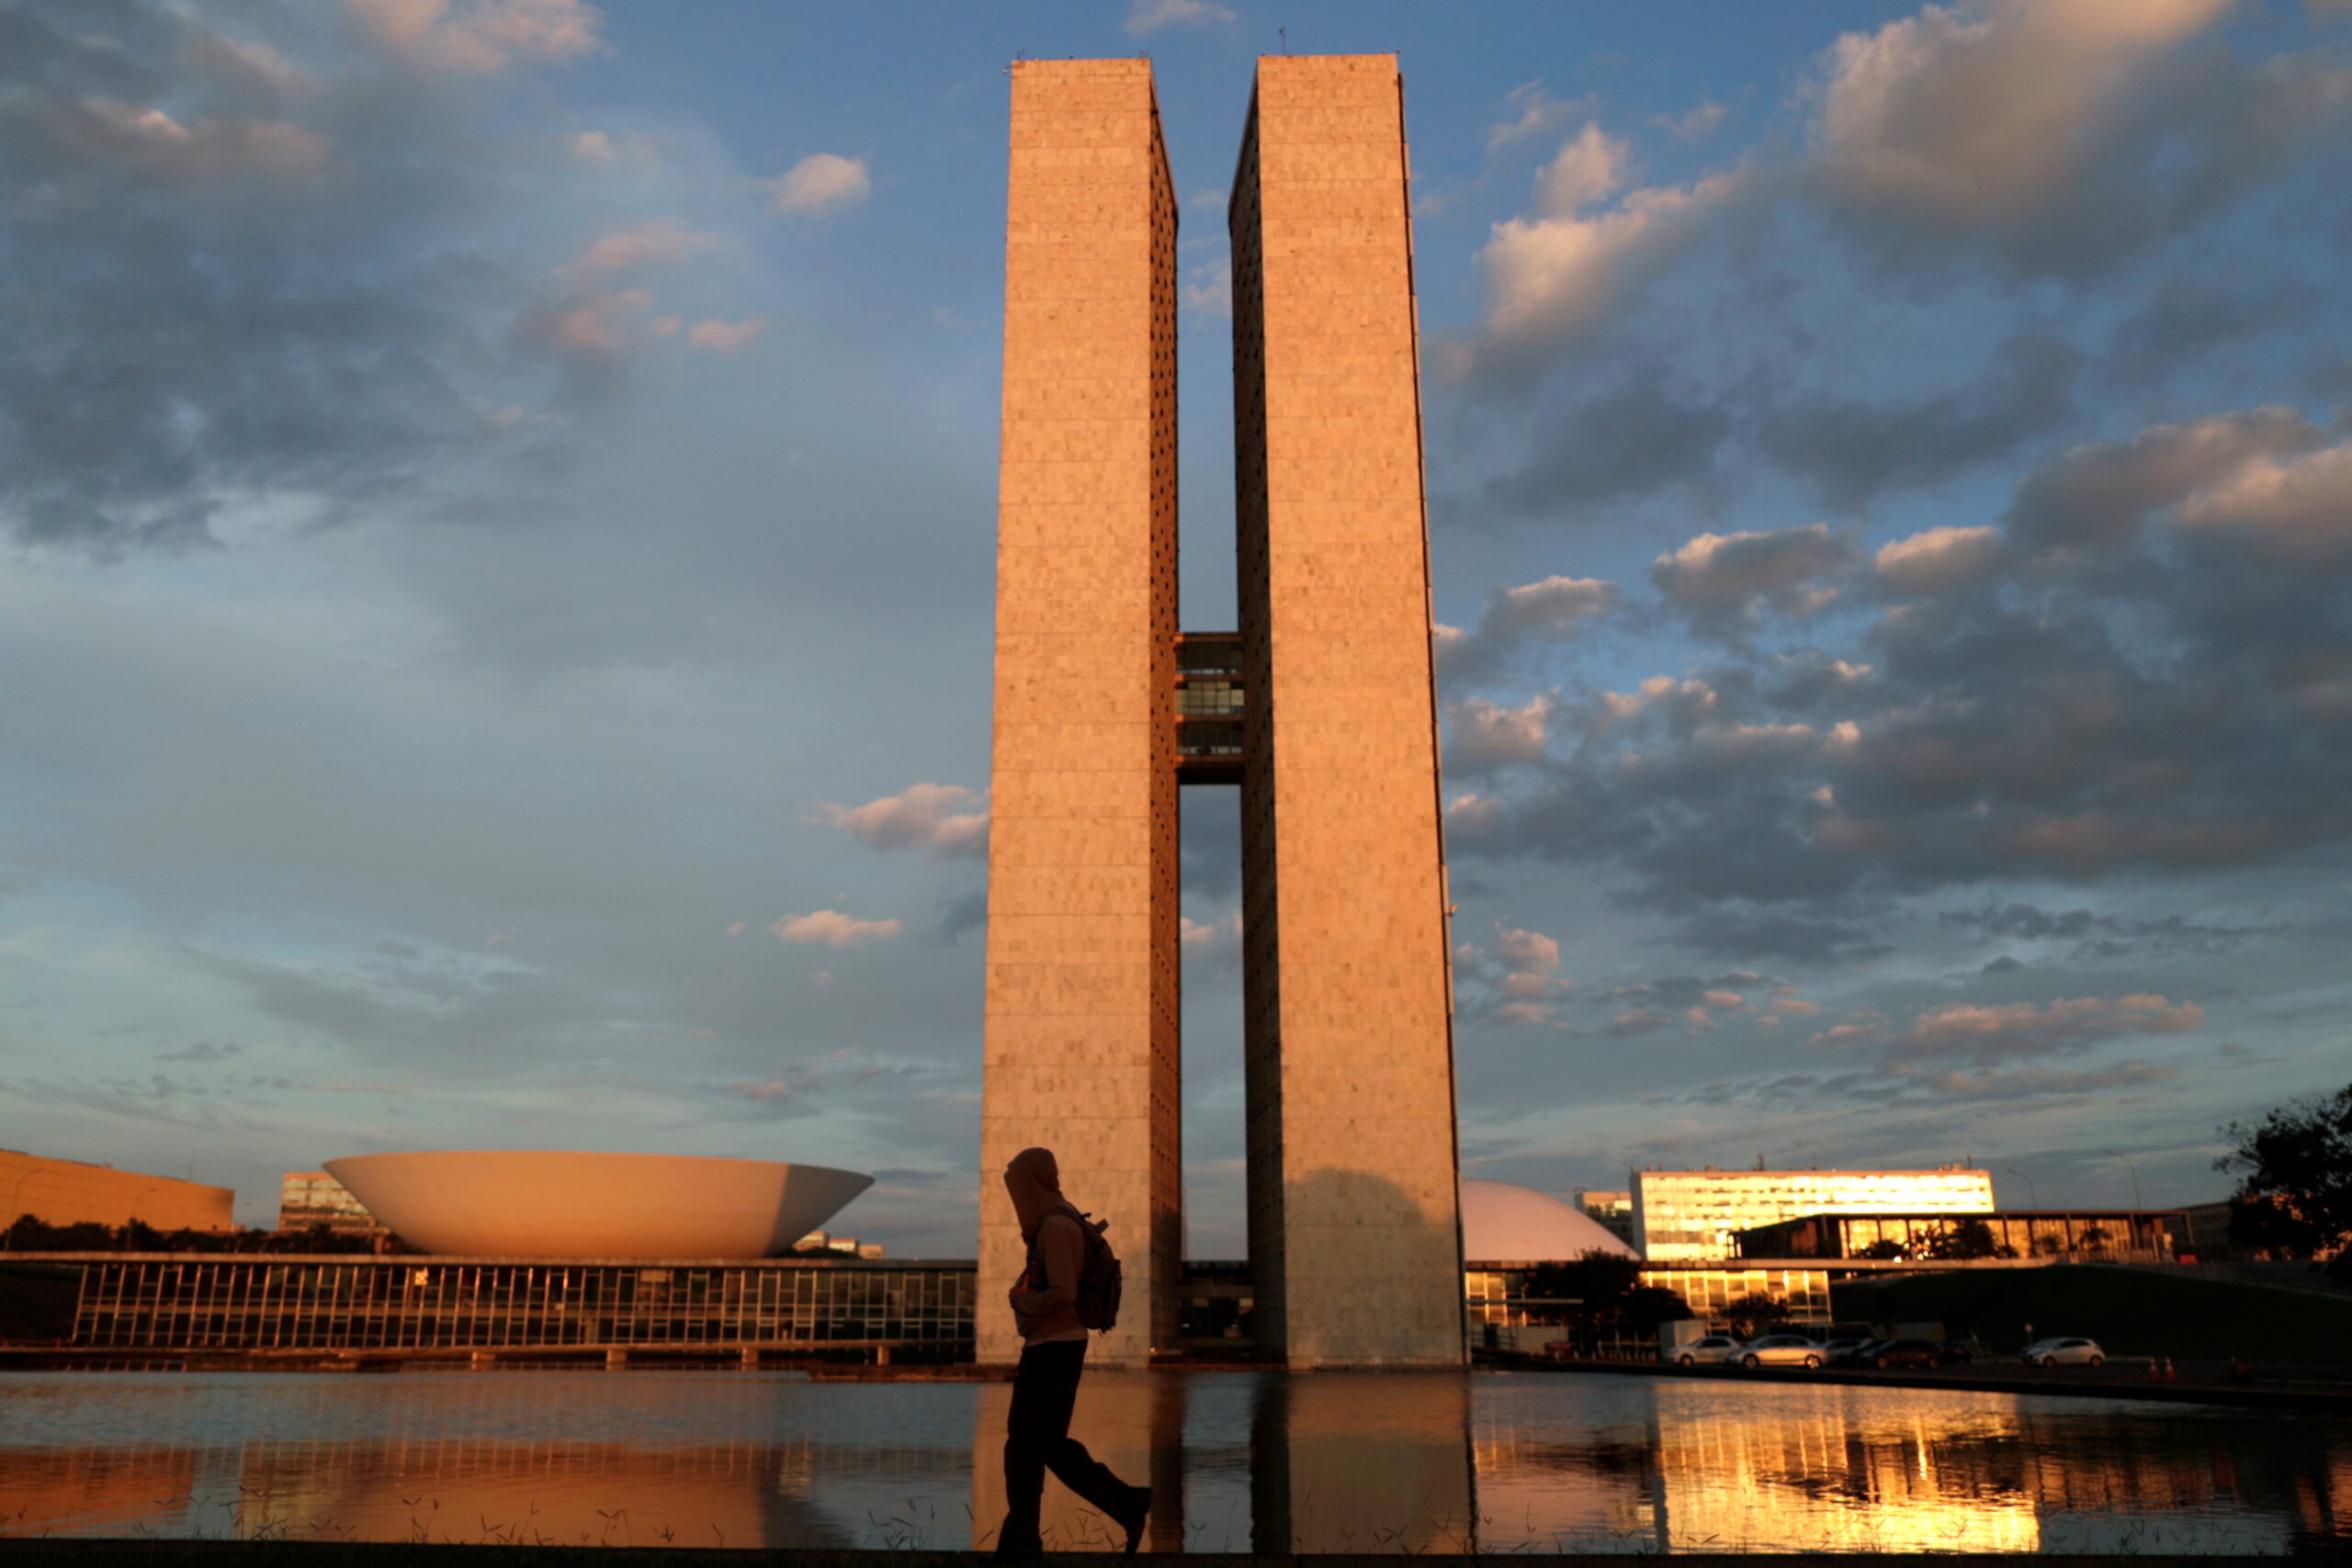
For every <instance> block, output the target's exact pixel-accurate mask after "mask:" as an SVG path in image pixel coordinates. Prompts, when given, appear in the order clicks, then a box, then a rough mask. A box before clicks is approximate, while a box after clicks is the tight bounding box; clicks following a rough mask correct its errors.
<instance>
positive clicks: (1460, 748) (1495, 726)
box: [1445, 696, 1552, 774]
mask: <svg viewBox="0 0 2352 1568" xmlns="http://www.w3.org/2000/svg"><path fill="white" fill-rule="evenodd" d="M1551 712H1552V702H1551V699H1550V698H1548V697H1544V696H1534V697H1530V698H1529V699H1528V700H1527V701H1526V702H1524V703H1521V705H1518V706H1517V707H1501V706H1498V705H1496V704H1493V703H1490V702H1487V701H1486V700H1485V699H1484V698H1480V697H1469V698H1465V699H1464V700H1463V701H1461V702H1455V703H1448V704H1447V705H1446V708H1445V714H1446V720H1447V726H1448V728H1450V729H1451V731H1452V735H1451V737H1450V739H1449V743H1448V744H1447V746H1446V750H1445V766H1446V770H1447V772H1449V773H1463V774H1472V773H1485V772H1487V771H1489V770H1491V769H1495V768H1500V767H1506V766H1509V765H1510V763H1513V762H1532V761H1537V760H1538V759H1540V758H1541V757H1542V756H1543V755H1544V723H1545V721H1546V720H1547V719H1548V718H1549V717H1550V716H1551Z"/></svg>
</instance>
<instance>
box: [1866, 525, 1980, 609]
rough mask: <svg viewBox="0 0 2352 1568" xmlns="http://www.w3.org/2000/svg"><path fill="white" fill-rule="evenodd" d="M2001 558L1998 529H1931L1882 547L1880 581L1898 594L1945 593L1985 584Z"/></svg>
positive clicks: (1876, 561) (1878, 562)
mask: <svg viewBox="0 0 2352 1568" xmlns="http://www.w3.org/2000/svg"><path fill="white" fill-rule="evenodd" d="M2000 557H2001V536H2000V532H1999V530H1997V529H1994V528H1985V527H1974V528H1954V527H1950V526H1946V527H1938V528H1929V529H1928V530H1927V531H1926V532H1924V533H1919V534H1914V535H1912V536H1909V537H1908V538H1903V539H1896V540H1894V541H1892V542H1891V543H1888V544H1885V545H1882V546H1880V547H1879V551H1878V555H1877V557H1876V558H1874V561H1873V563H1872V564H1873V565H1875V566H1876V568H1877V570H1878V580H1879V581H1880V582H1881V583H1883V584H1884V585H1885V586H1886V587H1887V588H1888V589H1889V590H1891V591H1892V592H1896V593H1944V592H1950V591H1951V590H1952V589H1954V588H1962V587H1965V586H1966V585H1968V584H1969V583H1972V582H1977V581H1983V579H1984V578H1985V575H1986V574H1987V573H1989V572H1990V571H1991V570H1993V568H1994V565H1995V564H1996V562H1997V561H1998V560H1999V559H2000Z"/></svg>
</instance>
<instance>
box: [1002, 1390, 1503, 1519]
mask: <svg viewBox="0 0 2352 1568" xmlns="http://www.w3.org/2000/svg"><path fill="white" fill-rule="evenodd" d="M1236 1395H1238V1396H1239V1397H1238V1398H1237V1397H1234V1396H1236ZM1011 1401H1012V1389H1011V1387H1010V1386H1009V1385H1007V1384H1002V1383H998V1384H993V1385H990V1386H989V1387H987V1388H985V1389H983V1390H982V1391H981V1397H980V1399H979V1401H978V1408H977V1411H976V1414H975V1417H974V1430H973V1440H972V1517H973V1520H974V1527H973V1542H974V1544H975V1545H976V1546H980V1547H983V1548H985V1547H987V1546H989V1545H990V1544H992V1543H993V1541H994V1533H993V1532H994V1531H995V1529H996V1528H997V1525H998V1522H999V1521H1001V1519H1002V1518H1003V1517H1004V1474H1003V1467H1002V1465H1001V1463H1000V1462H998V1461H999V1455H1000V1453H1001V1446H1002V1444H1003V1441H1004V1418H1005V1412H1006V1409H1007V1407H1008V1406H1009V1404H1011ZM1469 1418H1470V1383H1469V1379H1468V1378H1467V1377H1465V1376H1464V1374H1462V1373H1459V1372H1391V1373H1384V1374H1382V1375H1381V1376H1378V1377H1373V1378H1354V1377H1331V1378H1321V1377H1315V1378H1300V1377H1290V1376H1285V1375H1283V1374H1282V1373H1279V1372H1269V1373H1256V1374H1251V1373H1236V1374H1213V1373H1212V1374H1202V1373H1183V1372H1166V1371H1162V1372H1131V1371H1096V1372H1090V1373H1088V1374H1087V1377H1086V1381H1085V1382H1083V1383H1081V1384H1080V1387H1079V1395H1078V1409H1077V1412H1076V1414H1075V1415H1074V1416H1073V1417H1072V1418H1071V1421H1070V1436H1071V1437H1073V1438H1077V1439H1078V1440H1079V1441H1080V1442H1081V1443H1084V1444H1085V1445H1086V1448H1087V1450H1088V1451H1089V1452H1090V1453H1091V1454H1092V1455H1093V1456H1094V1457H1095V1458H1096V1459H1098V1460H1101V1461H1103V1462H1104V1463H1106V1464H1108V1465H1109V1466H1110V1467H1111V1468H1112V1469H1113V1470H1114V1471H1116V1472H1119V1473H1120V1474H1122V1475H1142V1474H1144V1473H1146V1472H1148V1473H1149V1474H1150V1476H1151V1485H1152V1492H1153V1498H1152V1513H1151V1526H1150V1530H1149V1533H1148V1536H1147V1537H1146V1541H1147V1544H1148V1546H1149V1547H1150V1549H1151V1550H1152V1551H1184V1550H1186V1549H1187V1548H1193V1549H1198V1548H1199V1547H1200V1546H1201V1541H1200V1540H1199V1539H1197V1536H1198V1534H1199V1533H1200V1532H1203V1531H1206V1532H1210V1533H1211V1539H1213V1540H1214V1539H1215V1538H1216V1534H1218V1533H1222V1534H1223V1535H1225V1536H1226V1537H1227V1547H1228V1548H1229V1549H1238V1548H1239V1547H1240V1546H1242V1545H1243V1544H1245V1543H1246V1544H1247V1545H1248V1546H1249V1547H1250V1550H1252V1551H1259V1552H1275V1553H1283V1552H1294V1551H1380V1552H1395V1551H1415V1552H1437V1553H1441V1554H1444V1553H1452V1552H1458V1551H1469V1550H1471V1548H1472V1545H1473V1530H1474V1525H1475V1517H1476V1508H1475V1506H1474V1492H1473V1488H1472V1485H1471V1479H1470V1473H1471V1472H1470V1450H1469V1437H1468V1434H1469ZM1245 1424H1246V1439H1245V1440H1244V1441H1243V1442H1239V1443H1237V1442H1236V1441H1235V1440H1234V1438H1236V1437H1238V1436H1240V1435H1241V1434H1239V1433H1237V1432H1235V1431H1234V1430H1232V1428H1233V1427H1238V1426H1244V1425H1245ZM1188 1428H1191V1430H1190V1431H1189V1432H1188ZM1244 1474H1246V1478H1247V1480H1246V1483H1247V1506H1248V1510H1249V1512H1248V1518H1247V1521H1246V1530H1245V1529H1244V1528H1243V1526H1244V1521H1243V1520H1241V1519H1239V1518H1237V1517H1232V1515H1231V1508H1232V1506H1233V1505H1234V1504H1236V1503H1238V1502H1239V1501H1240V1500H1241V1499H1239V1498H1238V1497H1235V1496H1233V1495H1230V1494H1229V1493H1228V1492H1227V1483H1228V1482H1229V1481H1238V1480H1239V1479H1241V1476H1242V1475H1244ZM1188 1477H1189V1479H1188ZM1188 1506H1189V1507H1188ZM1188 1513H1189V1527H1188ZM1042 1524H1043V1528H1044V1533H1045V1538H1046V1545H1047V1547H1048V1548H1049V1549H1057V1550H1064V1551H1067V1550H1071V1549H1074V1548H1082V1547H1086V1546H1089V1545H1092V1546H1096V1547H1104V1546H1108V1545H1110V1544H1112V1543H1113V1542H1114V1541H1115V1540H1116V1539H1117V1532H1116V1531H1115V1530H1114V1529H1113V1528H1112V1527H1111V1525H1110V1524H1109V1523H1108V1522H1107V1521H1105V1520H1103V1518H1101V1517H1098V1516H1096V1515H1095V1514H1094V1513H1093V1511H1092V1510H1091V1509H1089V1508H1088V1507H1087V1506H1085V1505H1084V1504H1082V1503H1080V1501H1079V1500H1078V1498H1077V1497H1076V1496H1074V1495H1072V1494H1071V1493H1069V1491H1068V1490H1067V1489H1066V1488H1064V1487H1062V1486H1060V1485H1058V1484H1055V1483H1047V1485H1046V1502H1045V1510H1044V1514H1043V1517H1042ZM1188 1528H1189V1529H1190V1530H1191V1531H1192V1532H1193V1533H1189V1534H1188Z"/></svg>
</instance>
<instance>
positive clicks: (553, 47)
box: [344, 0, 604, 74]
mask: <svg viewBox="0 0 2352 1568" xmlns="http://www.w3.org/2000/svg"><path fill="white" fill-rule="evenodd" d="M344 5H345V8H346V9H347V10H348V11H350V13H351V14H352V15H353V16H354V17H357V18H358V20H359V23H360V25H361V27H362V28H365V29H366V30H367V31H368V33H370V34H371V35H372V36H373V37H374V38H375V39H377V40H378V41H379V42H380V43H381V44H383V45H384V46H385V47H386V48H387V49H389V50H390V51H392V52H393V53H395V54H398V55H400V56H401V58H403V59H405V60H407V61H408V62H411V63H412V64H415V65H420V66H425V67H428V68H431V69H434V70H441V71H455V72H462V73H474V74H490V73H496V72H500V71H503V70H505V69H506V68H507V67H508V66H509V65H513V64H517V63H545V64H550V65H565V64H570V63H571V62H573V61H575V60H579V59H581V58H582V57H584V56H586V55H590V54H594V53H595V52H597V51H599V50H601V49H602V48H603V47H604V45H603V40H602V39H600V38H599V37H598V36H597V29H598V28H600V27H601V26H602V25H603V23H604V18H603V17H600V16H599V15H598V14H597V12H596V10H595V7H594V6H588V5H585V4H583V3H582V0H473V3H472V4H459V5H455V6H453V5H452V4H450V0H344Z"/></svg>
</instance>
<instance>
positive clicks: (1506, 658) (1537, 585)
mask: <svg viewBox="0 0 2352 1568" xmlns="http://www.w3.org/2000/svg"><path fill="white" fill-rule="evenodd" d="M1616 604H1617V585H1616V584H1615V583H1613V582H1606V581H1601V580H1600V579H1599V578H1592V577H1559V576H1553V577H1546V578H1544V579H1542V580H1540V581H1535V582H1528V583H1521V585H1520V586H1518V587H1516V588H1498V589H1496V590H1494V591H1493V592H1489V593H1488V594H1487V603H1486V605H1485V607H1484V608H1483V609H1481V610H1480V611H1479V612H1478V624H1477V626H1476V628H1475V629H1473V630H1470V631H1466V632H1465V631H1464V630H1462V629H1461V628H1459V627H1456V626H1442V625H1441V626H1438V627H1437V629H1436V649H1437V661H1438V669H1439V672H1440V673H1441V674H1442V675H1444V676H1446V677H1448V678H1450V679H1462V680H1473V679H1476V678H1478V677H1480V676H1483V675H1486V674H1487V673H1490V672H1492V671H1496V670H1498V669H1500V668H1502V667H1504V666H1505V665H1507V664H1509V663H1510V661H1511V660H1513V659H1514V658H1516V657H1517V656H1518V655H1520V654H1521V653H1523V652H1525V651H1528V650H1529V649H1533V648H1537V647H1541V646H1543V645H1544V644H1546V643H1553V642H1558V641H1561V640H1564V639H1565V638H1567V637H1573V636H1575V635H1576V634H1577V632H1578V631H1579V630H1581V629H1582V628H1583V627H1584V626H1585V625H1586V624H1587V623H1588V622H1590V621H1594V620H1598V619H1600V617H1601V616H1603V615H1607V614H1608V613H1609V612H1610V611H1611V609H1612V608H1614V607H1615V605H1616Z"/></svg>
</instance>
